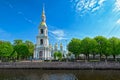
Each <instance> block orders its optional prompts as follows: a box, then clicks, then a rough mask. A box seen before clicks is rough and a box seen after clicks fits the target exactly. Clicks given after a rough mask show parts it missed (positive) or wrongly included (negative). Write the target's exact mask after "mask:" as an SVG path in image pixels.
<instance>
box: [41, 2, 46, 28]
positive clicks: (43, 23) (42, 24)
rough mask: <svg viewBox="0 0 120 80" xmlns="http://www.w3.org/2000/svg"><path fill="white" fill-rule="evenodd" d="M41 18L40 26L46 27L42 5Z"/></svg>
mask: <svg viewBox="0 0 120 80" xmlns="http://www.w3.org/2000/svg"><path fill="white" fill-rule="evenodd" d="M41 17H42V22H41V26H46V16H45V10H44V4H43V9H42V16H41Z"/></svg>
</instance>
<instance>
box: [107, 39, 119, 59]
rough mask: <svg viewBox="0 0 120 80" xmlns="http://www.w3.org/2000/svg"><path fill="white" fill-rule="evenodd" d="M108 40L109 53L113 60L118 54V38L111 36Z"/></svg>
mask: <svg viewBox="0 0 120 80" xmlns="http://www.w3.org/2000/svg"><path fill="white" fill-rule="evenodd" d="M109 42H110V49H111V55H113V58H114V60H115V59H116V55H118V54H119V49H120V48H119V46H120V45H119V42H120V40H119V39H118V38H116V37H112V38H110V39H109Z"/></svg>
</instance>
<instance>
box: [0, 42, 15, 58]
mask: <svg viewBox="0 0 120 80" xmlns="http://www.w3.org/2000/svg"><path fill="white" fill-rule="evenodd" d="M12 52H13V47H12V44H11V43H10V42H6V41H1V42H0V56H1V57H2V58H4V59H7V58H9V57H10V55H11V54H12Z"/></svg>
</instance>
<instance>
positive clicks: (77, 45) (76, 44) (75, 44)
mask: <svg viewBox="0 0 120 80" xmlns="http://www.w3.org/2000/svg"><path fill="white" fill-rule="evenodd" d="M67 47H68V50H69V51H70V52H72V53H73V54H74V55H75V58H76V57H78V56H79V55H80V53H81V40H80V39H76V38H73V39H72V40H71V41H70V42H69V44H68V46H67Z"/></svg>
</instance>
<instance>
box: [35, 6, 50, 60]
mask: <svg viewBox="0 0 120 80" xmlns="http://www.w3.org/2000/svg"><path fill="white" fill-rule="evenodd" d="M38 29H39V33H38V35H37V37H36V39H37V40H36V41H37V42H36V45H35V50H34V55H33V56H34V59H41V60H50V59H51V51H50V48H49V40H48V28H47V25H46V16H45V11H44V7H43V10H42V21H41V23H40V25H39V28H38Z"/></svg>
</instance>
